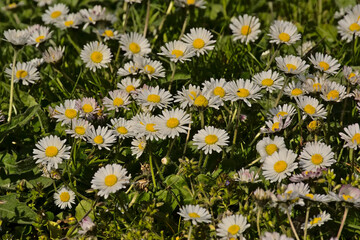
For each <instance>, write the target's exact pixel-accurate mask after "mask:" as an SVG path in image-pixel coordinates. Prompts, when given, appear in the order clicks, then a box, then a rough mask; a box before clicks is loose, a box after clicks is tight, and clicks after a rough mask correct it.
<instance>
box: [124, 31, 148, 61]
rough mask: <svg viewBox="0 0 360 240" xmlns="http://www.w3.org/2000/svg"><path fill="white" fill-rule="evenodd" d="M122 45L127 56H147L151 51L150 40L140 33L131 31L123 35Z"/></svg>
mask: <svg viewBox="0 0 360 240" xmlns="http://www.w3.org/2000/svg"><path fill="white" fill-rule="evenodd" d="M120 46H121V49H122V50H123V51H125V56H128V57H130V58H131V57H133V56H146V55H147V54H149V53H150V52H151V48H150V43H149V41H148V40H147V39H146V38H145V37H144V36H143V35H141V34H140V33H136V32H131V33H126V34H123V35H121V37H120Z"/></svg>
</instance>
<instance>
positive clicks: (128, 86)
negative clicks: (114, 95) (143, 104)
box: [117, 77, 140, 94]
mask: <svg viewBox="0 0 360 240" xmlns="http://www.w3.org/2000/svg"><path fill="white" fill-rule="evenodd" d="M117 87H118V88H119V89H120V90H122V91H124V92H127V93H129V94H130V93H135V92H137V90H138V88H139V87H140V79H136V78H130V77H126V78H124V79H122V80H121V82H120V83H118V84H117Z"/></svg>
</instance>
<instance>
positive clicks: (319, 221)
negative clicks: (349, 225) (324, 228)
mask: <svg viewBox="0 0 360 240" xmlns="http://www.w3.org/2000/svg"><path fill="white" fill-rule="evenodd" d="M329 220H331V216H330V214H329V213H326V211H323V212H322V213H320V214H319V215H316V216H314V217H313V218H310V220H309V222H308V224H307V229H311V228H313V227H316V226H321V225H323V224H324V223H325V222H327V221H329ZM301 228H302V229H304V228H305V224H302V225H301Z"/></svg>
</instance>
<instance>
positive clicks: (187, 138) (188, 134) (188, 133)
mask: <svg viewBox="0 0 360 240" xmlns="http://www.w3.org/2000/svg"><path fill="white" fill-rule="evenodd" d="M190 119H192V112H190ZM191 124H192V122H190V123H189V130H188V132H187V135H186V140H185V146H184V151H183V156H182V157H183V158H184V156H185V153H186V147H187V143H188V141H189V138H190V130H191Z"/></svg>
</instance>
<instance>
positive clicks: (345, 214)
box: [336, 207, 349, 239]
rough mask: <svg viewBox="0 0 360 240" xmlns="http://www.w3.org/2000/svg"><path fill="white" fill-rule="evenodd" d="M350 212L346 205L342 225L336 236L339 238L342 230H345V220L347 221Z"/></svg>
mask: <svg viewBox="0 0 360 240" xmlns="http://www.w3.org/2000/svg"><path fill="white" fill-rule="evenodd" d="M348 212H349V208H348V207H345V211H344V215H343V218H342V220H341V225H340V228H339V231H338V234H337V236H336V238H337V239H340V236H341V232H342V230H343V228H344V225H345V221H346V218H347V215H348Z"/></svg>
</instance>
